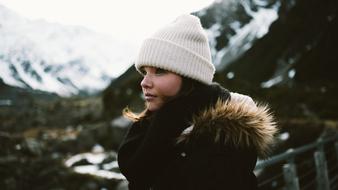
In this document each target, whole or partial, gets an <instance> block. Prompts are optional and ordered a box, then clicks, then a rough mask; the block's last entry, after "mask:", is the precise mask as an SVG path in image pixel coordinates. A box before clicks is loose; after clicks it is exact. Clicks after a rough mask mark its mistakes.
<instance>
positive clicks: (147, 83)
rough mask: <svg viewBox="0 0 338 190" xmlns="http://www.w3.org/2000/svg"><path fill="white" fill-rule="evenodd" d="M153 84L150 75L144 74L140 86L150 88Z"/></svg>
mask: <svg viewBox="0 0 338 190" xmlns="http://www.w3.org/2000/svg"><path fill="white" fill-rule="evenodd" d="M152 85H153V83H152V80H151V77H150V76H149V75H144V77H143V79H142V81H141V87H142V88H151V87H152Z"/></svg>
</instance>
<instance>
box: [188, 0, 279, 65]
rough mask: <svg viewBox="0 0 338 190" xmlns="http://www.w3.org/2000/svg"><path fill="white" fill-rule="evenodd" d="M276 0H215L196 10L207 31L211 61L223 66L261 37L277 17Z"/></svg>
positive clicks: (277, 7) (277, 4)
mask: <svg viewBox="0 0 338 190" xmlns="http://www.w3.org/2000/svg"><path fill="white" fill-rule="evenodd" d="M279 6H280V2H279V1H276V0H253V1H247V0H241V1H238V0H223V1H222V0H218V1H215V2H214V3H213V4H212V5H211V6H210V7H207V8H205V9H203V10H201V11H199V12H197V13H195V14H196V15H197V16H198V17H200V18H201V21H202V24H203V26H204V27H205V28H206V30H207V33H208V35H209V40H210V43H211V44H210V45H211V50H212V56H213V63H214V64H215V66H216V68H217V70H218V71H221V70H224V69H225V68H226V67H227V66H228V65H229V64H231V63H232V62H234V61H235V60H236V59H238V58H239V57H240V56H242V55H243V53H245V52H246V51H247V50H248V49H250V48H251V47H252V45H253V44H254V42H255V41H256V40H257V39H260V38H261V37H263V36H264V35H265V34H266V33H267V32H268V29H269V27H270V25H271V24H272V22H273V21H275V20H276V19H277V18H278V9H279Z"/></svg>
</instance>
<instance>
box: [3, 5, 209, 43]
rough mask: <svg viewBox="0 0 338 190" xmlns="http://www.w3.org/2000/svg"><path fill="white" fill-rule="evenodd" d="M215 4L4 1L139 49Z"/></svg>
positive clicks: (39, 16) (25, 14)
mask: <svg viewBox="0 0 338 190" xmlns="http://www.w3.org/2000/svg"><path fill="white" fill-rule="evenodd" d="M213 1H214V0H0V4H2V5H4V6H6V7H7V8H9V9H11V10H13V11H14V12H16V13H18V14H19V15H21V16H23V17H25V18H28V19H32V20H35V19H44V20H46V21H48V22H57V23H60V24H64V25H80V26H85V27H87V28H89V29H91V30H94V31H96V32H99V33H104V34H108V35H111V36H112V37H113V38H114V39H119V40H121V41H125V42H126V43H128V44H130V45H134V47H135V48H137V46H139V45H140V43H141V42H142V40H143V39H144V38H146V37H147V36H149V35H151V34H152V33H153V32H155V31H156V30H157V29H158V28H160V27H161V26H163V25H165V24H167V23H169V22H171V21H172V20H174V19H175V18H176V17H177V16H179V15H180V14H184V13H191V12H194V11H197V10H200V9H202V8H204V7H206V6H208V5H210V4H211V3H212V2H213Z"/></svg>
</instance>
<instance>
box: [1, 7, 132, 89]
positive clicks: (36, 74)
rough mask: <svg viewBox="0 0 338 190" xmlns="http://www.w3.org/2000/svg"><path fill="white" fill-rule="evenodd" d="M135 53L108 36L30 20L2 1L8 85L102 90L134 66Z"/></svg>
mask: <svg viewBox="0 0 338 190" xmlns="http://www.w3.org/2000/svg"><path fill="white" fill-rule="evenodd" d="M107 24H109V23H107ZM134 52H135V50H133V48H131V47H129V46H127V44H126V43H123V42H118V41H116V40H113V39H112V38H111V37H110V36H108V35H102V34H97V33H95V32H93V31H90V30H88V29H86V28H84V27H80V26H64V25H61V24H57V23H48V22H46V21H44V20H28V19H25V18H22V17H20V16H18V15H17V14H15V13H14V12H12V11H10V10H8V9H7V8H6V7H4V6H1V5H0V77H1V78H2V80H3V81H4V82H5V83H7V84H8V85H12V86H19V87H24V88H32V89H39V90H43V91H49V92H55V93H57V94H59V95H63V96H69V95H74V94H77V93H79V92H93V91H96V90H101V89H103V88H105V87H106V86H107V85H108V84H109V82H110V81H111V79H112V78H114V77H117V76H118V75H120V74H121V73H122V72H123V71H124V70H126V69H127V68H128V67H129V66H130V65H131V62H132V60H131V58H132V56H131V55H133V54H134Z"/></svg>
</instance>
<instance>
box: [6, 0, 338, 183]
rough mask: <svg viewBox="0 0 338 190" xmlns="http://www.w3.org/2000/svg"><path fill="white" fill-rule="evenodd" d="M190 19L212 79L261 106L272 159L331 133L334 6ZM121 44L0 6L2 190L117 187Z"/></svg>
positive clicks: (336, 87)
mask: <svg viewBox="0 0 338 190" xmlns="http://www.w3.org/2000/svg"><path fill="white" fill-rule="evenodd" d="M131 14H132V13H131ZM193 14H194V15H196V16H198V17H200V19H201V21H202V25H203V27H204V28H205V29H206V31H207V33H208V36H209V40H210V45H211V48H212V56H213V62H214V64H215V66H216V68H217V72H216V75H215V78H214V81H215V82H218V83H220V84H222V85H223V86H225V87H226V88H228V89H229V90H231V91H234V92H239V93H242V94H248V95H250V96H251V97H253V99H255V100H256V101H257V102H261V103H268V104H270V106H271V107H272V110H273V112H274V114H275V115H276V119H277V121H278V125H279V127H280V129H281V131H280V134H279V135H278V139H279V143H278V144H277V145H276V147H275V149H274V152H273V154H279V153H282V152H285V151H286V150H287V149H289V148H296V147H299V146H302V145H304V144H307V143H310V142H313V141H316V140H317V139H318V138H319V137H328V136H332V135H335V134H336V133H337V127H338V112H337V109H338V101H337V97H338V83H337V82H338V74H337V71H338V50H337V44H338V35H337V34H338V18H337V16H338V1H336V0H326V1H320V0H242V1H237V0H218V1H215V2H214V3H213V4H212V5H210V6H208V7H206V8H204V9H202V10H200V11H197V12H194V13H193ZM84 39H85V40H84ZM128 49H129V47H128V46H126V45H125V44H123V42H120V41H117V40H113V39H110V38H109V37H107V36H104V35H99V34H96V33H95V32H92V31H90V30H88V29H86V28H82V27H72V26H63V25H60V24H55V23H48V22H45V21H29V20H27V19H25V18H22V17H20V16H18V15H17V14H16V13H15V12H13V11H11V10H9V9H8V8H6V7H4V6H2V5H0V177H1V180H0V187H2V189H125V185H126V183H125V180H124V177H123V176H122V175H121V174H120V172H119V169H118V166H117V162H116V150H117V148H118V146H119V143H120V142H121V140H122V138H123V135H124V134H125V132H126V130H127V128H128V126H129V124H130V122H129V121H128V120H126V119H124V118H123V117H121V111H122V109H123V108H125V107H126V106H129V107H130V108H131V109H133V110H135V111H141V110H142V109H143V100H142V96H141V89H140V86H139V82H140V80H141V76H140V75H139V74H138V73H137V72H136V70H135V68H134V67H133V66H132V59H131V58H130V54H128V52H129V51H128ZM121 65H122V66H121ZM117 73H122V74H117ZM268 172H273V171H266V173H264V172H263V173H261V175H260V176H259V180H262V179H263V178H264V176H266V175H267V173H268ZM276 183H278V182H276ZM276 183H275V184H268V185H266V186H265V187H264V188H265V189H276V188H274V187H277V186H278V184H276ZM262 189H263V188H262Z"/></svg>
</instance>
